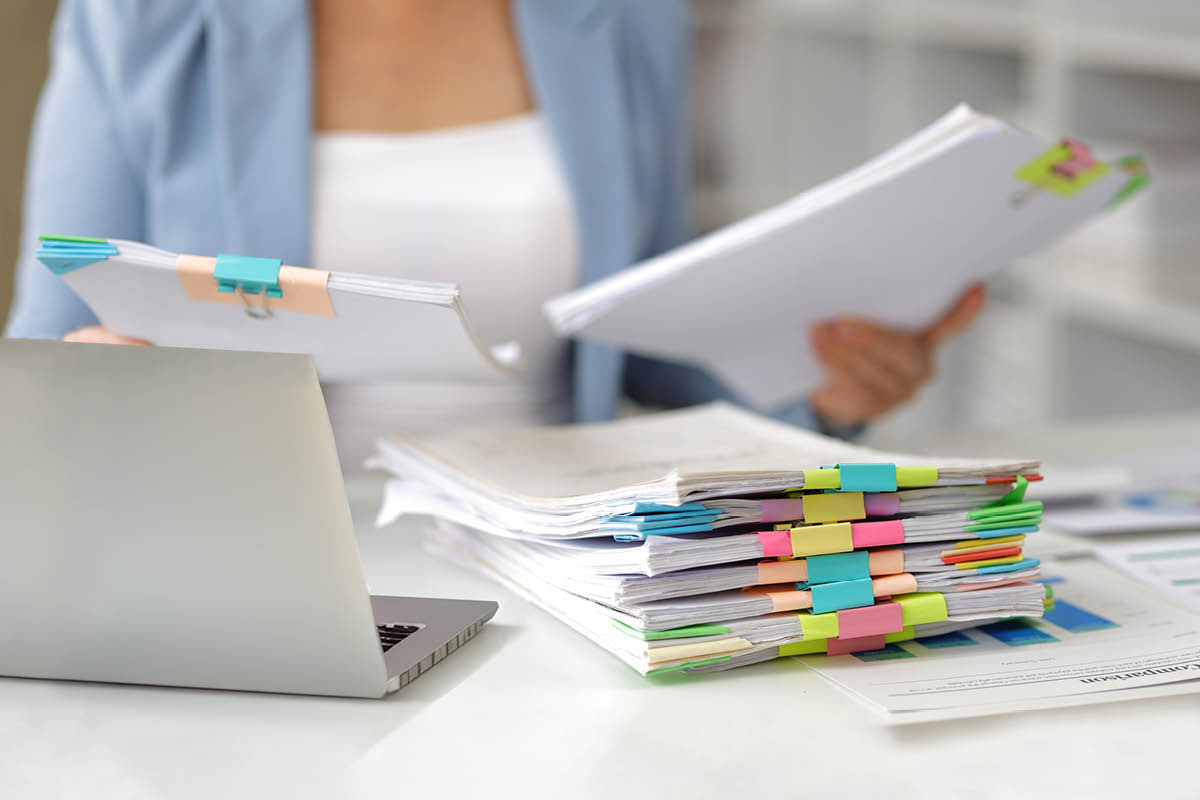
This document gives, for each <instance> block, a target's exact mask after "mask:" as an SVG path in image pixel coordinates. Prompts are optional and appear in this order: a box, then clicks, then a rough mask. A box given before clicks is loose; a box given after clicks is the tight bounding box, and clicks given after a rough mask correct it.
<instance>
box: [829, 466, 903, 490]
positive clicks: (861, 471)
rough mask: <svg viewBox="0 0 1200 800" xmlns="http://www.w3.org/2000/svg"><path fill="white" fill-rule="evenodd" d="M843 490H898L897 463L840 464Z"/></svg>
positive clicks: (839, 469)
mask: <svg viewBox="0 0 1200 800" xmlns="http://www.w3.org/2000/svg"><path fill="white" fill-rule="evenodd" d="M838 471H839V472H840V473H841V476H842V488H841V491H843V492H894V491H896V465H895V464H838Z"/></svg>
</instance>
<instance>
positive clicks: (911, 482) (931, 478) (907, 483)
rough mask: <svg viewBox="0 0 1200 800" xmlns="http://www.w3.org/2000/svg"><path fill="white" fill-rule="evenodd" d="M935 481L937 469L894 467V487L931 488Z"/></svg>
mask: <svg viewBox="0 0 1200 800" xmlns="http://www.w3.org/2000/svg"><path fill="white" fill-rule="evenodd" d="M937 479H938V471H937V467H896V486H897V487H899V488H901V489H915V488H917V487H920V486H933V485H934V484H935V483H937Z"/></svg>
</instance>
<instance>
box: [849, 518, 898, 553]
mask: <svg viewBox="0 0 1200 800" xmlns="http://www.w3.org/2000/svg"><path fill="white" fill-rule="evenodd" d="M850 541H851V542H853V543H854V547H855V549H858V548H860V547H879V546H881V545H885V544H904V522H903V521H902V520H898V519H884V520H876V521H875V522H852V523H851V524H850Z"/></svg>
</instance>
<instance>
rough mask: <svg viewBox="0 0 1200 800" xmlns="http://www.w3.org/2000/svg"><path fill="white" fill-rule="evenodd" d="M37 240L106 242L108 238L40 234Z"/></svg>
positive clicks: (87, 242) (82, 242) (81, 242)
mask: <svg viewBox="0 0 1200 800" xmlns="http://www.w3.org/2000/svg"><path fill="white" fill-rule="evenodd" d="M38 241H42V242H79V243H80V244H108V239H97V238H96V237H94V236H50V235H48V234H45V233H43V234H41V235H39V236H38Z"/></svg>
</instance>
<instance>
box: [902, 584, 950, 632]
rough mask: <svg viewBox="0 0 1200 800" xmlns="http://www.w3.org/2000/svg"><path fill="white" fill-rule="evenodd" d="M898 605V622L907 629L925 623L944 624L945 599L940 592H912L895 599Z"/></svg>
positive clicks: (945, 615)
mask: <svg viewBox="0 0 1200 800" xmlns="http://www.w3.org/2000/svg"><path fill="white" fill-rule="evenodd" d="M896 602H897V603H899V604H900V622H901V624H902V625H904V627H906V628H908V627H911V626H913V625H924V624H925V623H927V622H944V621H945V620H946V617H947V616H948V615H947V613H946V598H945V597H943V596H942V593H941V592H913V593H912V594H904V595H900V596H899V597H897V598H896Z"/></svg>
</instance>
